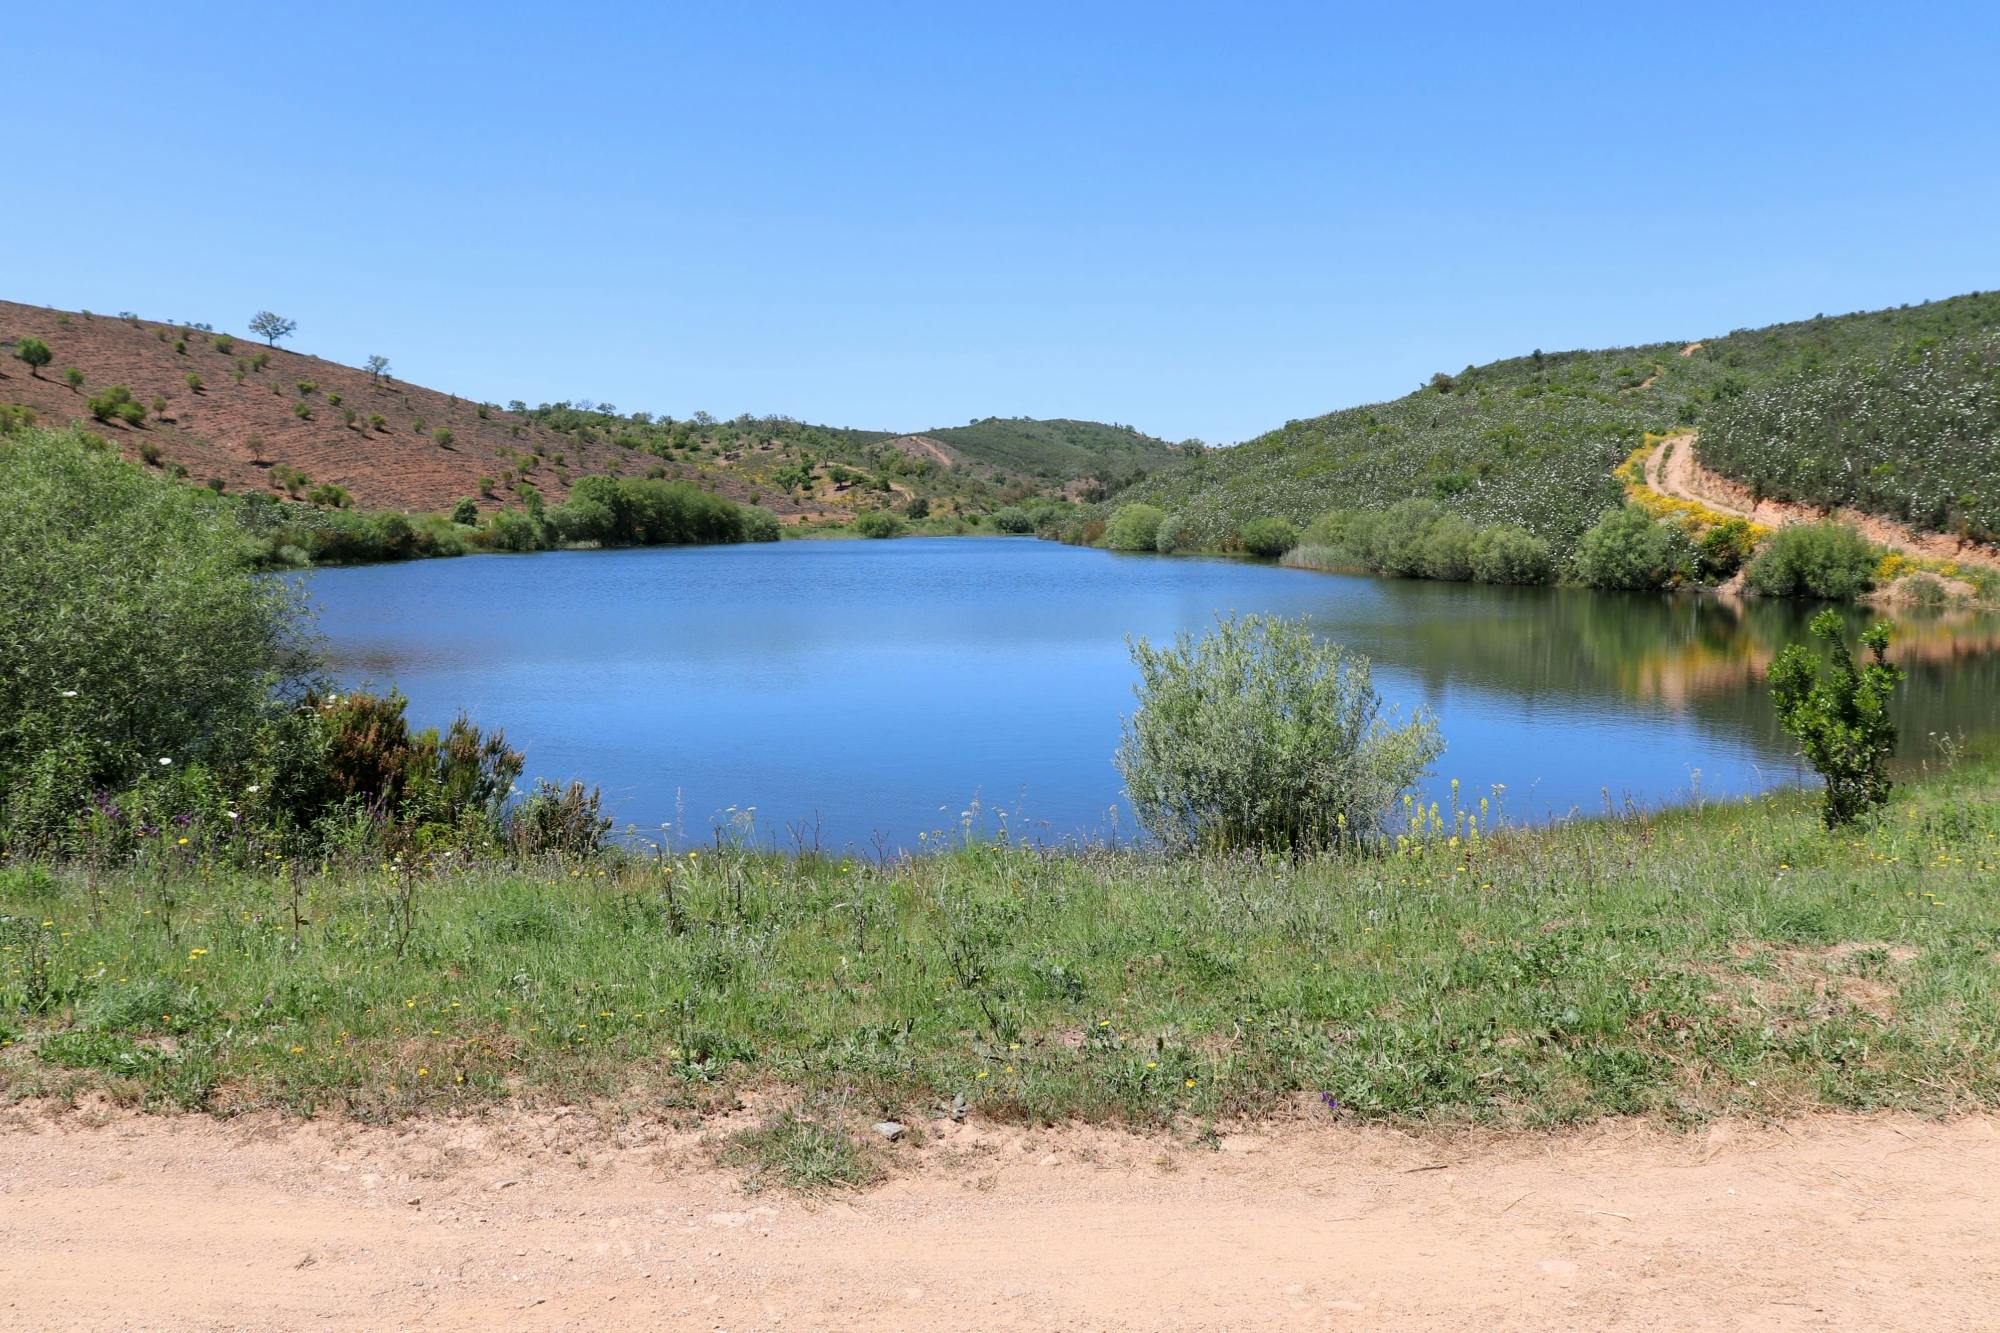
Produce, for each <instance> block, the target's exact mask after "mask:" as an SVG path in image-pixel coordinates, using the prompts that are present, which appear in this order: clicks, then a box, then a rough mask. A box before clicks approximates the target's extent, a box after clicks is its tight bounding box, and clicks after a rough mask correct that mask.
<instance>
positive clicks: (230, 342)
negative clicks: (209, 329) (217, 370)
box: [215, 333, 236, 356]
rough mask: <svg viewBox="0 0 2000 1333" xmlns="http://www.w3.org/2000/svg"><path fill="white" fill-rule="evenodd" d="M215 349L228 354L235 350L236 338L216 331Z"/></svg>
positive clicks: (225, 354)
mask: <svg viewBox="0 0 2000 1333" xmlns="http://www.w3.org/2000/svg"><path fill="white" fill-rule="evenodd" d="M215 350H216V351H218V352H220V353H222V354H223V355H224V356H228V355H229V354H230V353H231V352H233V351H235V350H236V339H234V338H232V337H230V336H229V335H228V334H226V333H218V334H217V335H216V336H215Z"/></svg>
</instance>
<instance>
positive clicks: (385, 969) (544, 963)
mask: <svg viewBox="0 0 2000 1333" xmlns="http://www.w3.org/2000/svg"><path fill="white" fill-rule="evenodd" d="M1406 815H1407V818H1408V819H1409V820H1410V821H1411V824H1412V829H1411V831H1410V832H1409V833H1407V834H1406V835H1405V836H1404V838H1403V839H1402V840H1401V841H1400V842H1399V844H1398V845H1397V846H1396V847H1394V848H1393V849H1385V850H1382V851H1379V852H1375V853H1362V852H1346V853H1337V854H1331V855H1327V856H1322V857H1318V858H1312V859H1305V860H1300V861H1294V860H1290V859H1286V858H1283V857H1253V856H1228V857H1184V858H1173V859H1169V858H1165V857H1161V856H1156V855H1151V854H1147V853H1144V852H1135V851H1113V850H1108V849H1102V848H1098V849H1091V850H1082V851H1078V850H1062V851H1051V850H1045V849H1035V848H1027V847H1019V846H1007V845H1002V844H992V843H987V844H976V845H969V846H962V847H958V848H956V849H953V850H949V851H945V852H940V853H934V854H931V855H928V856H923V857H918V858H914V859H905V860H900V861H891V862H889V863H887V864H875V863H872V862H869V861H867V860H863V859H859V858H851V857H850V858H841V857H823V856H810V855H808V856H802V857H796V858H788V857H780V856H776V855H771V854H760V853H755V852H748V851H738V850H730V849H727V848H725V849H722V850H714V849H709V850H699V851H694V852H680V853H673V854H666V853H662V854H661V855H660V856H658V857H647V858H629V859H626V860H623V861H615V862H612V863H608V864H605V863H578V864H574V865H568V866H559V865H555V864H549V865H545V866H542V867H540V868H519V867H516V868H506V867H488V866H474V867H469V868H463V869H457V870H453V869H449V868H447V866H446V865H426V866H421V867H412V866H409V865H402V866H395V865H391V866H381V865H359V864H328V865H312V866H307V865H300V864H284V863H281V862H278V861H276V860H272V861H270V862H268V863H267V864H266V866H265V867H264V868H261V869H258V870H255V871H251V872H246V871H241V870H231V869H227V868H224V867H221V866H213V865H204V864H202V863H200V862H199V861H196V860H193V859H188V860H184V861H175V860H174V859H173V858H172V857H171V856H169V857H168V858H167V859H166V860H164V861H162V862H159V863H149V864H145V865H138V866H124V867H99V868H95V869H93V868H91V867H89V866H85V865H71V866H66V867H60V868H52V867H48V866H42V865H35V864H18V865H14V866H12V867H9V868H7V869H5V870H4V871H0V1043H4V1045H0V1091H4V1095H6V1096H8V1097H30V1096H45V1097H56V1098H64V1097H74V1096H78V1095H81V1094H82V1093H83V1092H85V1091H88V1090H93V1089H95V1090H101V1091H103V1092H106V1093H108V1094H110V1095H111V1096H112V1097H114V1098H116V1099H119V1100H122V1101H127V1102H131V1103H133V1104H139V1105H147V1106H176V1107H191V1108H206V1109H209V1110H212V1111H217V1112H230V1111H236V1110H241V1109H245V1108H250V1107H259V1106H275V1107H283V1108H288V1109H290V1110H293V1111H296V1112H300V1113H307V1114H311V1113H319V1112H328V1111H340V1112H345V1113H349V1114H354V1115H359V1116H364V1117H371V1118H392V1117H397V1116H402V1115H408V1114H411V1113H417V1112H425V1111H436V1110H453V1109H460V1108H469V1107H473V1106H477V1105H479V1104H482V1103H489V1102H493V1101H495V1100H498V1099H515V1100H520V1101H526V1102H562V1103H589V1102H611V1103H615V1104H631V1105H641V1106H650V1107H654V1108H660V1107H671V1106H680V1107H697V1108H698V1107H702V1106H708V1105H714V1104H720V1103H724V1102H726V1100H727V1099H728V1098H729V1097H730V1096H731V1095H732V1094H733V1091H734V1090H736V1089H740V1088H743V1087H746V1086H751V1085H757V1086H763V1087H782V1088H785V1089H789V1090H791V1091H792V1092H793V1093H795V1094H797V1095H798V1096H800V1097H804V1098H807V1099H811V1098H813V1097H819V1096H831V1097H837V1098H839V1099H841V1104H842V1105H844V1106H847V1107H849V1108H851V1109H852V1111H853V1113H854V1114H855V1115H864V1114H880V1115H891V1114H894V1115H910V1114H922V1113H924V1112H926V1111H928V1110H932V1109H934V1108H937V1107H940V1106H950V1105H952V1104H953V1103H954V1102H958V1101H961V1100H962V1103H963V1105H964V1106H966V1107H969V1108H970V1109H971V1112H972V1113H973V1114H977V1115H981V1116H986V1117H991V1118H996V1119H1001V1120H1016V1121H1053V1120H1059V1119H1063V1118H1069V1117H1081V1118H1085V1119H1091V1120H1108V1121H1117V1122H1124V1123H1130V1124H1135V1125H1162V1124H1170V1123H1177V1122H1189V1121H1200V1120H1204V1119H1207V1118H1212V1117H1224V1116H1257V1115H1262V1114H1268V1113H1272V1112H1278V1111H1283V1110H1284V1109H1285V1108H1287V1107H1290V1106H1292V1105H1294V1104H1297V1103H1300V1102H1304V1103H1305V1104H1307V1105H1309V1106H1320V1105H1337V1106H1338V1107H1339V1108H1340V1109H1341V1110H1342V1112H1343V1113H1344V1114H1351V1115H1355V1116H1359V1117H1365V1118H1378V1119H1392V1120H1398V1121H1407V1122H1426V1123H1463V1122H1479V1123H1494V1124H1506V1125H1547V1124H1560V1123H1565V1122H1571V1121H1577V1120H1583V1119H1588V1118H1592V1117H1596V1116H1601V1115H1605V1114H1613V1113H1639V1112H1650V1113H1657V1114H1659V1115H1662V1116H1665V1117H1668V1118H1672V1119H1679V1120H1684V1121H1692V1120H1698V1119H1700V1118H1702V1117H1706V1116H1710V1115H1715V1114H1720V1113H1784V1112H1789V1111H1794V1110H1798V1109H1801V1108H1807V1107H1815V1106H1817V1107H1841V1108H1854V1109H1868V1108H1877V1107H1902V1108H1909V1109H1914V1110H1922V1111H1938V1112H1942V1111H1947V1110H1952V1109H1958V1108H1965V1107H1972V1106H1990V1105H1993V1104H1994V1103H1995V1101H1996V1100H2000V1064H1996V1062H1995V1061H1994V1059H1993V1055H1992V1053H1993V1051H1994V1050H1995V1049H1996V1046H1997V1045H2000V966H1996V961H1995V957H1996V953H1995V951H1996V942H2000V900H1997V899H1996V897H1995V895H1994V894H1993V893H1992V888H1993V885H1994V884H1995V882H1996V879H1997V878H2000V763H1994V762H1991V761H1985V762H1970V761H1968V762H1963V763H1961V764H1960V766H1959V767H1957V768H1955V769H1953V770H1951V771H1949V772H1944V773H1941V774H1939V775H1936V776H1934V777H1932V778H1931V779H1930V780H1928V781H1926V782H1924V783H1922V784H1920V785H1917V786H1915V787H1910V788H1900V789H1898V791H1897V792H1896V794H1895V797H1894V799H1893V802H1892V804H1891V805H1890V806H1889V808H1888V809H1887V811H1886V812H1885V814H1884V815H1883V817H1882V818H1881V819H1880V820H1879V821H1877V822H1875V823H1873V824H1871V825H1869V826H1867V827H1865V828H1864V829H1862V830H1860V831H1854V832H1847V833H1841V834H1828V833H1827V832H1825V831H1823V830H1822V829H1821V828H1820V826H1819V820H1818V817H1817V814H1816V810H1815V802H1814V798H1813V796H1812V795H1811V794H1807V793H1789V794H1781V795H1775V796H1771V797H1766V798H1762V799H1758V800H1754V801H1750V802H1746V803H1729V804H1717V805H1709V806H1706V807H1703V808H1698V809H1685V810H1676V811H1670V812H1666V813H1661V814H1657V815H1647V814H1631V815H1627V816H1624V817H1618V818H1607V819H1602V820H1595V821H1587V822H1579V823H1573V824H1568V825H1563V826H1559V827H1553V828H1541V829H1521V828H1508V827H1506V826H1505V825H1504V823H1502V822H1500V821H1498V820H1497V819H1496V818H1495V814H1494V811H1493V809H1492V807H1491V805H1490V803H1487V802H1482V801H1472V800H1470V799H1469V798H1468V803H1467V808H1466V809H1465V810H1462V811H1459V812H1456V813H1454V812H1453V811H1450V810H1439V811H1434V812H1433V811H1424V810H1421V809H1417V808H1414V807H1413V808H1411V809H1410V810H1409V811H1407V812H1406ZM1418 832H1421V836H1417V834H1418ZM794 1128H795V1129H796V1128H797V1127H794ZM786 1132H787V1134H789V1135H790V1136H791V1137H792V1138H796V1139H798V1140H799V1142H798V1143H796V1144H794V1145H793V1146H792V1147H787V1148H785V1150H784V1151H783V1152H775V1151H774V1152H772V1153H764V1154H760V1156H761V1157H762V1158H763V1159H765V1160H770V1159H772V1158H777V1159H782V1158H785V1157H787V1156H795V1157H797V1158H799V1159H800V1162H801V1165H800V1166H799V1167H798V1168H797V1171H798V1174H799V1175H801V1176H802V1177H811V1176H813V1175H815V1174H828V1173H835V1172H836V1171H844V1170H845V1169H846V1168H845V1167H839V1166H838V1164H837V1163H835V1164H834V1165H825V1164H822V1165H811V1164H810V1163H813V1162H822V1161H823V1159H824V1156H825V1154H824V1153H823V1152H822V1150H821V1149H820V1148H816V1147H814V1146H813V1144H812V1143H809V1142H806V1141H805V1140H806V1139H808V1138H809V1137H810V1135H808V1134H807V1133H806V1132H805V1131H804V1130H802V1129H799V1130H798V1131H797V1133H792V1131H789V1130H788V1131H786Z"/></svg>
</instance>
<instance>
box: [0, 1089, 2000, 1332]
mask: <svg viewBox="0 0 2000 1333" xmlns="http://www.w3.org/2000/svg"><path fill="white" fill-rule="evenodd" d="M881 1155H882V1157H883V1158H884V1159H885V1162H886V1163H887V1169H888V1171H889V1173H890V1175H889V1179H888V1181H887V1182H886V1183H885V1184H882V1185H880V1186H878V1187H876V1188H874V1189H871V1190H867V1191H863V1192H861V1193H842V1194H836V1195H833V1196H831V1197H829V1198H826V1199H823V1200H818V1201H814V1200H802V1199H799V1198H795V1197H791V1196H787V1195H784V1194H781V1193H776V1192H771V1193H765V1194H761V1195H754V1196H746V1195H745V1193H744V1191H743V1186H742V1182H741V1178H740V1177H738V1176H736V1175H734V1174H732V1173H730V1172H726V1171H723V1170H720V1169H718V1168H717V1167H716V1166H715V1165H714V1153H713V1146H712V1144H711V1143H710V1142H708V1141H705V1140H704V1139H703V1138H702V1137H701V1136H700V1135H699V1134H697V1133H694V1132H690V1131H674V1130H671V1129H666V1128H663V1127H660V1126H657V1125H648V1124H645V1123H643V1122H637V1121H632V1120H624V1121H618V1122H614V1123H606V1124H600V1123H598V1122H596V1121H594V1120H593V1119H592V1118H591V1117H589V1116H587V1115H583V1114H566V1113H562V1112H557V1113H555V1114H549V1113H535V1114H529V1113H525V1112H519V1113H507V1112H495V1113H492V1114H489V1115H486V1116H483V1117H479V1118H474V1119H466V1120H425V1121H416V1122H411V1123H408V1124H405V1125H401V1126H398V1127H395V1128H388V1129H380V1128H377V1129H364V1128H356V1127H345V1126H340V1125H333V1124H326V1123H317V1122H314V1123H300V1122H297V1121H287V1120H283V1119H278V1118H275V1117H267V1116H262V1115H259V1116H252V1117H246V1118H244V1119H242V1120H236V1121H218V1120H213V1119H209V1118H206V1117H196V1116H190V1117H175V1118H169V1117H145V1116H139V1115H134V1114H130V1113H126V1112H111V1111H98V1112H95V1113H72V1114H68V1115H63V1116H60V1117H51V1116H49V1115H47V1114H44V1113H42V1112H39V1111H36V1110H33V1109H29V1108H16V1109H15V1110H14V1111H12V1112H10V1113H8V1114H7V1117H6V1123H4V1124H0V1256H4V1257H3V1258H0V1274H4V1277H0V1328H9V1329H13V1328H19V1329H37V1330H39V1329H48V1328H69V1329H140V1328H143V1329H217V1328H228V1329H267V1328H268V1329H295V1328H327V1329H349V1328H352V1329H376V1328H407V1327H423V1328H439V1329H460V1328H462V1329H491V1328H520V1329H602V1330H608V1331H615V1330H625V1329H632V1330H637V1329H704V1330H708V1329H739V1330H740V1329H752V1328H759V1329H763V1328H800V1329H868V1330H890V1331H891V1333H893V1331H894V1330H932V1329H938V1328H957V1327H967V1328H970V1327H979V1328H1020V1329H1093V1330H1096V1329H1105V1330H1112V1329H1130V1330H1152V1329H1190V1330H1192V1329H1205V1330H1223V1329H1229V1330H1257V1329H1273V1330H1276V1329H1285V1330H1291V1329H1348V1328H1355V1329H1363V1328H1369V1329H1373V1328H1424V1329H1436V1330H1445V1331H1449V1330H1460V1329H1463V1330H1478V1331H1479V1333H1496V1331H1499V1330H1513V1329H1520V1330H1530V1329H1532V1330H1547V1329H1578V1330H1582V1329H1589V1330H1599V1329H1688V1328H1704V1329H1709V1328H1714V1329H1741V1330H1751V1329H1757V1330H1764V1329H1780V1330H1783V1329H1807V1328H1868V1329H1877V1330H1897V1329H1910V1330H1918V1329H1922V1330H1934V1329H1979V1328H1991V1327H1992V1326H1993V1318H1994V1312H1995V1311H1996V1310H2000V1232H1996V1230H1995V1228H1994V1227H1993V1225H1992V1205H1993V1201H1994V1199H1995V1198H1996V1197H2000V1130H1996V1125H1995V1122H1994V1121H1993V1120H1992V1119H1990V1118H1979V1117H1974V1118H1968V1119H1962V1120H1956V1121H1944V1122H1938V1121H1925V1120H1918V1119H1914V1118H1907V1117H1892V1116H1882V1117H1870V1118H1854V1117H1836V1116H1821V1117H1812V1118H1807V1119H1804V1120H1799V1121H1794V1122H1792V1123H1790V1124H1787V1125H1783V1126H1775V1125H1747V1124H1741V1123H1724V1124H1718V1125H1715V1126H1712V1127H1710V1128H1708V1129H1705V1130H1703V1131H1701V1132H1699V1133H1687V1134H1674V1133H1668V1132H1664V1131H1662V1130H1659V1129H1657V1128H1650V1127H1648V1126H1645V1125H1643V1124H1633V1123H1618V1122H1612V1123H1607V1124H1604V1125H1601V1126H1597V1127H1594V1128H1589V1129H1583V1130H1577V1131H1572V1132H1566V1133H1550V1134H1513V1135H1501V1134H1493V1133H1456V1134H1453V1133H1444V1132H1436V1133H1428V1134H1420V1135H1406V1134H1400V1133H1396V1132H1393V1131H1389V1130H1382V1129H1355V1128H1350V1127H1345V1126H1338V1125H1326V1124H1321V1125H1317V1126H1310V1127H1309V1126H1306V1125H1303V1124H1298V1125H1275V1126H1266V1127H1263V1128H1260V1129H1257V1130H1255V1131H1252V1132H1236V1133H1225V1134H1223V1135H1222V1137H1221V1138H1220V1140H1219V1141H1217V1142H1216V1143H1215V1144H1214V1145H1213V1146H1212V1147H1210V1148H1203V1147H1199V1146H1195V1145H1192V1144H1189V1143H1186V1142H1182V1141H1173V1140H1168V1139H1164V1138H1149V1137H1138V1136H1133V1135H1127V1134H1122V1133H1118V1132H1115V1131H1110V1130H1087V1129H1077V1128H1067V1129H1054V1130H1028V1131H1020V1130H1011V1129H1000V1128H995V1127H992V1126H981V1125H974V1124H965V1125H953V1124H951V1123H950V1122H949V1121H939V1122H936V1123H934V1124H931V1125H919V1126H916V1127H915V1128H914V1130H913V1133H912V1135H911V1138H910V1139H909V1140H908V1141H906V1142H904V1143H900V1144H897V1145H895V1146H894V1147H889V1146H886V1145H884V1146H883V1147H882V1148H881Z"/></svg>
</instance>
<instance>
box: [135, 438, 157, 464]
mask: <svg viewBox="0 0 2000 1333" xmlns="http://www.w3.org/2000/svg"><path fill="white" fill-rule="evenodd" d="M139 458H140V459H141V461H143V462H145V463H146V464H147V465H148V466H150V467H158V466H159V464H160V446H159V445H157V444H154V443H153V442H152V441H151V440H141V441H140V442H139Z"/></svg>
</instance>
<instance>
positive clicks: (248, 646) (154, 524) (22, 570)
mask: <svg viewBox="0 0 2000 1333" xmlns="http://www.w3.org/2000/svg"><path fill="white" fill-rule="evenodd" d="M0 512H5V513H6V515H7V522H6V523H5V524H0V662H5V663H6V664H7V666H6V670H4V671H0V799H11V798H10V797H7V796H6V795H5V793H7V792H8V791H9V790H10V789H11V787H12V785H13V783H14V782H15V780H16V779H17V778H18V776H19V775H20V774H21V773H22V772H24V771H25V769H26V768H27V766H29V765H30V764H32V763H34V762H36V757H37V756H39V755H45V754H50V753H57V752H60V753H61V754H62V755H64V756H65V758H64V759H63V764H64V765H65V767H66V770H69V771H73V773H74V775H75V778H76V780H77V781H79V782H82V783H85V784H87V787H88V788H89V789H91V790H102V789H116V788H117V787H118V786H120V785H122V784H124V783H125V782H126V781H128V780H130V779H131V778H132V777H133V776H135V775H136V774H137V773H138V772H140V771H150V770H151V769H152V768H157V767H161V765H160V763H159V761H160V760H162V759H166V760H168V761H170V762H169V763H168V764H167V765H165V766H164V767H169V768H171V767H173V766H174V765H177V764H184V763H187V762H188V761H190V760H193V759H208V758H226V757H228V756H230V755H231V754H232V753H233V752H234V751H236V750H237V749H238V748H240V747H241V746H242V745H244V744H245V743H246V740H247V738H248V737H249V736H250V735H251V734H252V733H253V732H254V731H255V729H256V726H257V724H258V722H259V721H260V719H263V718H265V717H266V716H268V713H269V710H270V708H271V704H272V699H273V690H274V688H276V687H280V686H282V685H284V684H285V683H287V682H290V681H295V680H297V679H299V677H300V675H301V673H302V672H304V671H305V670H306V669H307V668H308V667H309V666H310V663H309V660H308V658H307V656H306V655H305V653H304V651H303V649H302V646H301V642H300V639H299V627H300V614H301V602H300V595H299V593H298V591H297V590H296V589H295V588H294V587H292V586H291V585H290V584H287V583H285V582H283V581H280V580H277V579H269V578H260V577H258V576H256V575H254V574H252V573H251V572H250V571H249V570H248V569H247V568H245V566H244V564H243V561H242V558H241V555H242V532H241V530H240V529H239V528H238V526H237V525H236V523H235V521H234V519H233V518H232V517H231V515H230V514H229V512H228V511H227V509H225V508H224V507H222V506H219V505H217V504H216V503H215V501H214V500H213V498H212V497H210V496H208V495H206V494H204V493H201V492H199V491H196V490H192V489H188V488H183V487H178V486H172V485H167V484H164V483H163V482H161V481H160V480H158V479H157V478H155V477H152V476H150V475H148V474H147V473H145V472H142V471H141V470H140V469H138V468H135V467H133V466H131V465H130V464H128V463H125V462H124V461H122V460H120V459H119V458H118V457H117V456H116V455H115V454H114V453H110V452H107V451H102V450H98V449H93V448H91V447H89V446H88V445H87V444H86V443H85V442H84V440H83V439H82V438H81V437H80V436H79V435H77V434H75V433H70V432H59V431H49V430H41V429H33V428H31V429H30V430H28V431H26V432H23V433H21V434H19V435H16V436H13V437H10V439H9V441H8V442H7V443H4V444H0ZM52 590H59V591H53V592H52ZM51 596H55V597H57V598H59V602H57V603H54V604H52V603H51V601H50V598H51ZM60 607H72V608H88V613H87V614H83V613H80V612H79V613H74V614H56V612H57V611H58V610H59V609H60Z"/></svg>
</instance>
